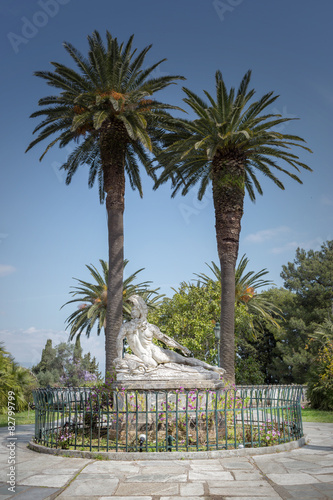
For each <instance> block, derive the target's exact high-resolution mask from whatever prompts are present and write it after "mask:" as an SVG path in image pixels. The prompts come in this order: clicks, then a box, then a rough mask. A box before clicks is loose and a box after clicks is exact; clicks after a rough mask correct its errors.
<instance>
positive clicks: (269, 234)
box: [244, 226, 291, 243]
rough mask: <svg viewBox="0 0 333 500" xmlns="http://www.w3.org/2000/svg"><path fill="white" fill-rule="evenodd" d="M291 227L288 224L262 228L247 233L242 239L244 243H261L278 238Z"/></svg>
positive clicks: (288, 231)
mask: <svg viewBox="0 0 333 500" xmlns="http://www.w3.org/2000/svg"><path fill="white" fill-rule="evenodd" d="M290 231H291V229H290V227H288V226H279V227H274V228H271V229H263V230H262V231H257V232H256V233H252V234H248V235H247V236H246V237H245V239H244V241H245V242H246V243H263V242H265V241H269V240H273V239H275V238H280V237H281V236H284V235H286V234H288V233H290Z"/></svg>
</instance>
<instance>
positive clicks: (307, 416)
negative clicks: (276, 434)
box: [302, 408, 333, 424]
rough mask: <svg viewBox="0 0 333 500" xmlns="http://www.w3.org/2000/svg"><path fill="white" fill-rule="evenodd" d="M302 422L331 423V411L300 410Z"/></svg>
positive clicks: (332, 421)
mask: <svg viewBox="0 0 333 500" xmlns="http://www.w3.org/2000/svg"><path fill="white" fill-rule="evenodd" d="M302 420H303V422H321V423H331V424H332V423H333V412H332V411H321V410H312V409H311V408H304V409H303V410H302Z"/></svg>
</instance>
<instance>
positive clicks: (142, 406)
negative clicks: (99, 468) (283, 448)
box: [33, 386, 303, 452]
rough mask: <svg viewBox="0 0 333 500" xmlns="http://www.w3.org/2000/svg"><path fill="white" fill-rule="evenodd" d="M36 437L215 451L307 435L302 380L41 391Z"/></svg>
mask: <svg viewBox="0 0 333 500" xmlns="http://www.w3.org/2000/svg"><path fill="white" fill-rule="evenodd" d="M33 396H34V403H35V409H36V413H35V415H36V421H35V441H36V442H37V443H39V444H41V445H44V446H47V447H50V448H63V449H72V450H80V451H90V452H94V451H116V452H130V451H131V452H136V451H137V452H140V451H151V452H159V451H209V450H223V449H226V450H228V449H236V448H244V447H245V448H248V447H260V446H270V445H274V444H281V443H286V442H289V441H293V440H296V439H299V438H300V437H302V436H303V428H302V415H301V405H300V401H301V397H302V387H301V386H248V387H245V386H244V387H237V388H233V389H223V390H216V391H215V390H214V391H212V390H192V391H191V390H185V389H182V388H180V389H178V390H175V391H165V390H156V391H150V390H149V391H148V390H138V391H132V390H126V391H125V390H120V391H118V390H116V391H114V390H113V391H108V390H106V389H105V388H86V387H84V388H51V389H38V390H36V391H34V393H33Z"/></svg>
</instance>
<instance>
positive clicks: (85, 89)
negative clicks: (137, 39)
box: [27, 31, 183, 372]
mask: <svg viewBox="0 0 333 500" xmlns="http://www.w3.org/2000/svg"><path fill="white" fill-rule="evenodd" d="M88 43H89V52H88V57H87V58H86V57H84V56H83V55H82V54H80V52H79V51H78V50H77V49H75V48H74V47H73V46H72V45H71V44H70V43H64V47H65V50H66V51H67V53H68V54H69V55H70V57H71V58H72V60H73V62H74V63H75V65H76V66H77V68H78V70H79V71H75V70H74V69H72V68H70V67H67V66H64V65H63V64H60V63H56V62H52V63H51V64H52V65H53V67H54V68H55V70H54V71H53V72H51V71H37V72H35V75H36V76H38V77H40V78H43V79H44V80H45V81H46V83H47V84H48V85H50V86H51V87H53V88H55V89H56V90H57V92H59V93H58V94H57V95H51V96H47V97H44V98H42V99H40V100H39V105H40V106H41V108H42V109H40V110H39V111H36V112H35V113H33V114H32V115H31V117H43V119H42V121H41V123H40V124H39V125H38V126H37V127H36V128H35V130H34V133H35V132H39V135H38V137H37V138H36V139H35V140H34V141H32V142H31V143H30V145H29V146H28V148H27V151H28V150H29V149H30V148H32V147H33V146H35V145H36V144H38V143H39V142H41V141H44V140H46V139H51V142H50V143H49V144H48V146H47V148H46V149H45V151H44V153H43V155H42V156H41V159H42V158H43V156H44V155H45V153H46V152H47V151H48V150H49V149H50V148H51V147H52V146H54V145H55V144H58V145H59V146H60V147H64V146H66V145H67V144H68V143H70V142H76V143H77V145H76V147H75V149H74V151H73V152H72V153H71V154H70V155H69V157H68V159H67V161H66V162H65V163H64V164H63V165H62V167H61V168H63V169H65V170H66V171H67V178H66V183H67V184H69V183H70V182H71V180H72V177H73V175H74V174H75V172H76V170H77V169H78V167H79V166H80V165H85V164H87V165H88V166H89V167H90V171H89V180H88V185H89V187H91V186H93V184H94V182H95V180H96V179H98V182H99V192H100V199H101V200H103V199H104V193H106V209H107V215H108V241H109V270H110V271H109V282H108V304H107V313H106V328H105V337H106V338H105V345H106V372H108V371H111V369H112V364H113V360H114V358H115V357H116V337H117V335H118V332H119V330H120V327H121V323H122V299H123V295H122V292H123V290H122V284H123V260H124V256H123V239H124V238H123V212H124V195H125V172H126V174H127V176H128V179H129V182H130V185H131V187H132V188H133V189H137V190H138V191H139V194H140V196H142V186H141V180H140V171H139V163H141V164H142V165H143V166H144V168H145V170H146V172H147V174H148V175H150V176H152V177H154V174H153V170H152V168H151V155H150V154H149V152H151V153H152V154H155V153H156V152H157V151H158V148H159V145H160V139H161V134H162V131H163V128H164V127H165V126H166V125H168V127H171V128H172V123H173V120H172V118H171V116H170V115H169V114H168V112H167V110H169V109H178V108H176V107H174V106H171V105H167V104H164V103H161V102H158V101H156V100H153V99H152V96H153V95H154V94H155V93H156V92H158V91H159V90H162V89H164V88H165V87H167V86H168V85H170V84H171V83H175V80H177V79H183V77H179V76H171V75H170V76H169V75H168V76H161V77H157V78H153V77H152V72H153V71H154V70H155V69H156V68H157V67H158V66H159V65H160V64H161V63H162V62H163V61H164V60H160V61H158V62H157V63H156V64H153V65H152V66H150V67H146V68H145V69H143V65H144V62H145V57H146V55H147V53H148V51H149V49H150V48H151V46H148V47H146V48H145V49H143V50H142V51H141V52H140V53H138V54H137V53H136V50H133V49H132V44H133V36H131V37H130V39H129V40H128V42H127V43H126V44H124V43H121V44H119V43H118V41H117V39H116V38H113V37H112V35H111V34H110V33H109V32H107V33H106V44H104V43H103V41H102V39H101V36H100V34H99V33H98V32H97V31H95V32H94V33H93V34H92V35H91V36H88Z"/></svg>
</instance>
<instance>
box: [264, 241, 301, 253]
mask: <svg viewBox="0 0 333 500" xmlns="http://www.w3.org/2000/svg"><path fill="white" fill-rule="evenodd" d="M299 246H301V245H300V244H299V243H297V241H290V242H289V243H285V244H284V245H282V246H280V247H274V248H272V250H271V253H273V254H275V255H278V254H280V253H285V252H290V251H292V250H293V251H295V250H296V248H298V247H299Z"/></svg>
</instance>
